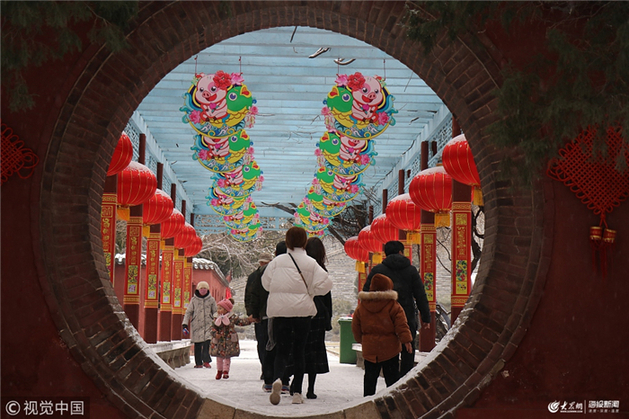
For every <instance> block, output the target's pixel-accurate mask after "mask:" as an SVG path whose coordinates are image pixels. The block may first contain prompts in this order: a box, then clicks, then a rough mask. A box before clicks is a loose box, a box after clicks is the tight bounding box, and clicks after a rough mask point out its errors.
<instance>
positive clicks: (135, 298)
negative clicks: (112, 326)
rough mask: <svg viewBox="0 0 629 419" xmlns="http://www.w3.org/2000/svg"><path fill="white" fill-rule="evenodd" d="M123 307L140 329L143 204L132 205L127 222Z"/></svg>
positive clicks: (133, 323) (135, 325) (130, 319)
mask: <svg viewBox="0 0 629 419" xmlns="http://www.w3.org/2000/svg"><path fill="white" fill-rule="evenodd" d="M125 259H126V263H125V287H124V297H123V308H124V311H125V313H126V314H127V317H128V318H129V321H131V324H132V325H133V326H134V327H135V328H136V329H138V330H139V322H140V268H141V266H142V205H137V206H134V207H131V213H130V217H129V222H128V223H127V251H126V258H125Z"/></svg>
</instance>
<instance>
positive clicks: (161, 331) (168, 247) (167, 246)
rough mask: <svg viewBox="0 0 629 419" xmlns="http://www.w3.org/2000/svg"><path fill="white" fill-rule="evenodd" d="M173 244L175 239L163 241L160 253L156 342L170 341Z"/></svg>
mask: <svg viewBox="0 0 629 419" xmlns="http://www.w3.org/2000/svg"><path fill="white" fill-rule="evenodd" d="M174 242H175V239H173V238H169V239H166V240H164V250H163V252H162V272H161V283H160V291H161V292H160V307H159V315H158V336H157V338H158V340H159V341H163V342H167V341H170V340H171V338H172V336H171V328H172V307H173V303H172V279H173V262H174V252H175V248H174Z"/></svg>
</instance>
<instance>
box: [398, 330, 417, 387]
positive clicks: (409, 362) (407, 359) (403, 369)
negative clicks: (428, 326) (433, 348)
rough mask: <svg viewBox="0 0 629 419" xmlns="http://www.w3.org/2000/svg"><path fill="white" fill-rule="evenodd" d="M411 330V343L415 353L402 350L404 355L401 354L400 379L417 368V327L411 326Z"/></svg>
mask: <svg viewBox="0 0 629 419" xmlns="http://www.w3.org/2000/svg"><path fill="white" fill-rule="evenodd" d="M409 328H410V329H411V336H412V338H413V340H412V341H411V345H412V346H413V351H412V352H411V353H408V352H406V349H404V348H402V353H401V354H400V377H403V376H404V375H406V373H407V372H409V371H410V370H411V369H413V367H414V366H415V349H416V348H415V336H417V326H411V325H409Z"/></svg>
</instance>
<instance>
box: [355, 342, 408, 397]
mask: <svg viewBox="0 0 629 419" xmlns="http://www.w3.org/2000/svg"><path fill="white" fill-rule="evenodd" d="M402 352H404V351H402ZM398 362H399V360H398V357H397V355H396V356H394V357H393V358H391V359H387V360H386V361H382V362H375V363H374V362H369V361H367V360H366V359H365V378H364V380H363V396H371V395H373V394H376V385H377V384H378V377H379V376H380V370H382V373H383V374H384V381H385V382H386V383H387V387H389V386H390V385H392V384H394V383H395V382H396V381H397V380H398V378H399V375H398V368H399V367H398Z"/></svg>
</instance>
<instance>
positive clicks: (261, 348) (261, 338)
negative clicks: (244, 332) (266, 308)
mask: <svg viewBox="0 0 629 419" xmlns="http://www.w3.org/2000/svg"><path fill="white" fill-rule="evenodd" d="M268 323H269V320H268V319H264V320H262V321H260V323H255V325H254V326H253V328H254V330H255V332H256V340H257V341H258V359H260V365H262V373H263V374H264V358H266V343H267V342H268V341H269V331H268V327H269V324H268Z"/></svg>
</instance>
